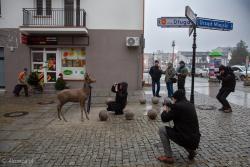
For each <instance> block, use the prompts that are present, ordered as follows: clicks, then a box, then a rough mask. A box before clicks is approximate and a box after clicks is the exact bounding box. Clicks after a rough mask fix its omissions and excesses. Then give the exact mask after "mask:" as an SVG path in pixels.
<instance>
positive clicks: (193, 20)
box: [185, 6, 196, 103]
mask: <svg viewBox="0 0 250 167" xmlns="http://www.w3.org/2000/svg"><path fill="white" fill-rule="evenodd" d="M185 16H186V17H187V18H188V20H189V21H190V22H191V23H192V26H191V27H190V28H189V36H190V35H192V32H193V31H194V34H193V56H192V72H191V74H192V81H191V95H190V102H191V103H194V75H195V59H196V58H195V57H196V14H195V13H194V12H193V10H192V9H191V8H190V7H189V6H186V8H185Z"/></svg>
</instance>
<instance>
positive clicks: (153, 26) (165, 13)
mask: <svg viewBox="0 0 250 167" xmlns="http://www.w3.org/2000/svg"><path fill="white" fill-rule="evenodd" d="M187 5H188V6H190V7H191V8H192V10H193V11H194V12H195V13H196V14H197V16H198V17H205V18H213V19H220V20H228V21H231V22H233V26H234V29H233V30H232V31H218V30H206V29H197V51H211V50H212V49H215V48H216V47H219V46H220V47H234V46H236V44H237V43H238V42H239V41H240V40H243V41H245V42H246V44H247V45H248V46H249V47H248V49H249V48H250V0H145V23H144V24H145V27H144V28H145V40H146V41H145V43H146V46H145V53H152V52H156V51H157V50H161V51H164V52H170V53H171V52H172V49H173V48H172V41H173V40H175V43H176V47H175V52H176V51H192V43H193V38H192V37H189V36H188V28H160V27H157V18H158V17H170V16H173V17H185V6H187ZM249 50H250V49H249Z"/></svg>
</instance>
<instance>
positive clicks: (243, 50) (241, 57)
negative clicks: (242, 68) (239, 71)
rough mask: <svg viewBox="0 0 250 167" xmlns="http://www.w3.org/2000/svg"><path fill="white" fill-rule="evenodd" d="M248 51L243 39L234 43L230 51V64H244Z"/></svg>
mask: <svg viewBox="0 0 250 167" xmlns="http://www.w3.org/2000/svg"><path fill="white" fill-rule="evenodd" d="M248 55H249V53H248V51H247V45H246V43H245V42H244V41H242V40H241V41H240V42H239V43H237V45H236V49H234V50H233V52H232V59H231V60H230V62H229V64H230V65H236V64H237V65H245V63H246V56H248Z"/></svg>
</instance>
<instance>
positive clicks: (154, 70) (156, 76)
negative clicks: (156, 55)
mask: <svg viewBox="0 0 250 167" xmlns="http://www.w3.org/2000/svg"><path fill="white" fill-rule="evenodd" d="M149 75H150V76H151V78H152V92H153V96H156V97H161V96H160V95H159V93H160V86H161V85H160V79H161V75H162V70H161V67H160V66H159V61H158V60H155V64H154V66H152V67H151V68H150V70H149ZM155 86H157V88H156V91H155Z"/></svg>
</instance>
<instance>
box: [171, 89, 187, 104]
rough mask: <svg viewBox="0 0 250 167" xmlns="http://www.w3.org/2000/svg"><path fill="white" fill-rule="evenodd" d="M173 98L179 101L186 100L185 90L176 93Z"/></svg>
mask: <svg viewBox="0 0 250 167" xmlns="http://www.w3.org/2000/svg"><path fill="white" fill-rule="evenodd" d="M173 98H175V99H176V100H177V101H179V100H182V99H186V96H185V91H184V90H183V89H179V90H177V91H175V92H174V94H173Z"/></svg>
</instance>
